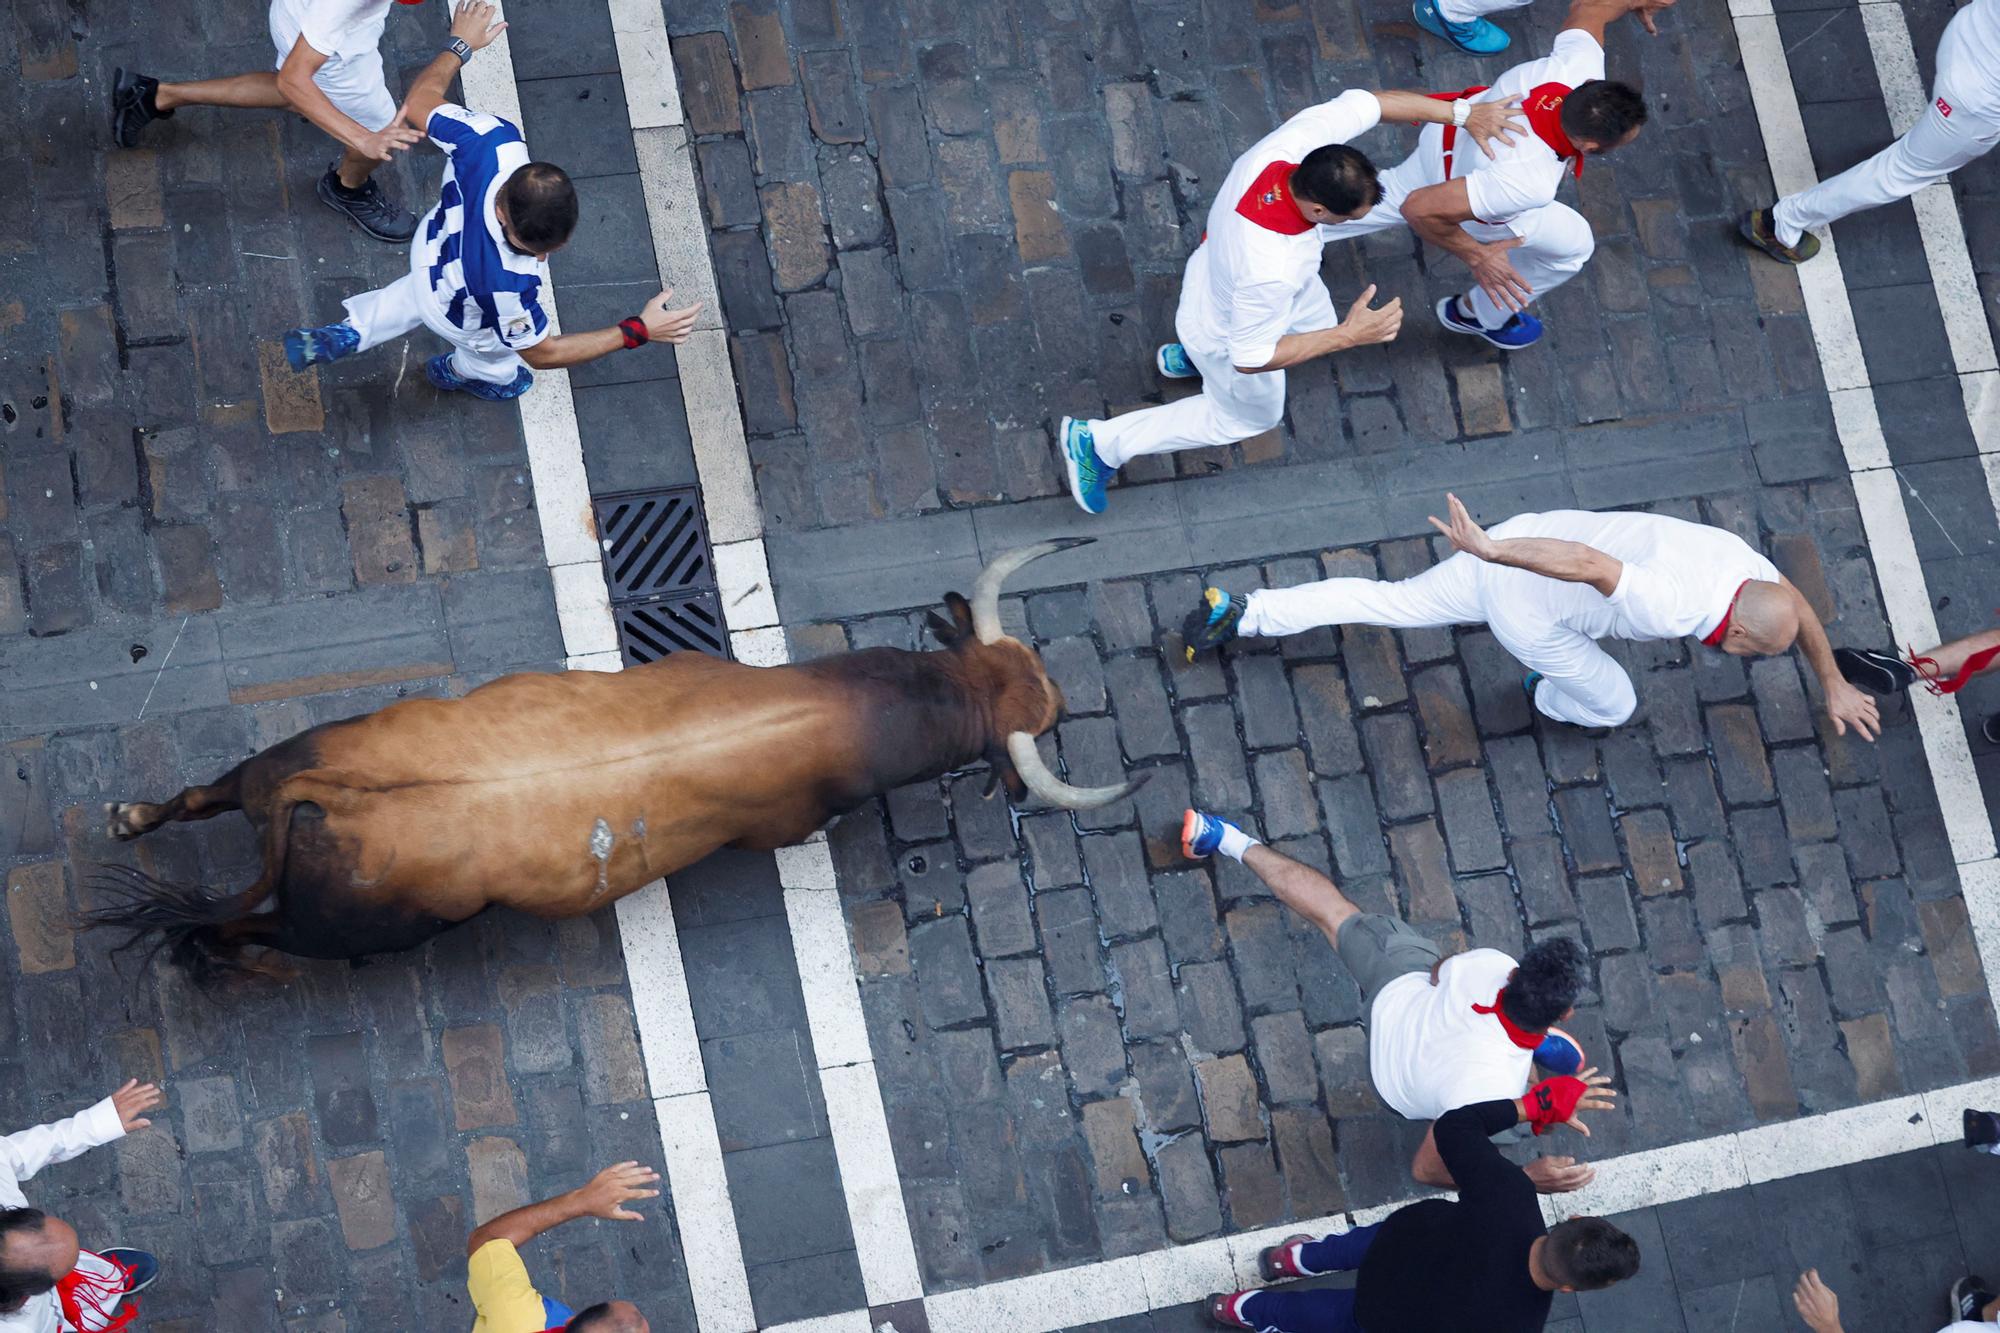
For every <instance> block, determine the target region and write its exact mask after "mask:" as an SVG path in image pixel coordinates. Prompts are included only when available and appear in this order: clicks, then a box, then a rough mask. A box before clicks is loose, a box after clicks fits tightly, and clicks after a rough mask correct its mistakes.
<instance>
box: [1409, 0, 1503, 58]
mask: <svg viewBox="0 0 2000 1333" xmlns="http://www.w3.org/2000/svg"><path fill="white" fill-rule="evenodd" d="M1410 15H1411V17H1412V18H1414V19H1416V21H1417V26H1418V27H1419V28H1422V29H1423V30H1424V31H1425V32H1427V33H1429V34H1430V35H1431V36H1433V37H1442V38H1444V39H1445V40H1446V41H1447V42H1450V43H1451V44H1452V45H1453V46H1455V47H1457V48H1458V49H1459V50H1461V51H1463V52H1465V53H1466V54H1467V55H1474V56H1490V55H1492V54H1493V53H1495V52H1496V51H1505V50H1506V49H1507V43H1508V42H1509V41H1510V40H1512V39H1511V38H1509V37H1508V36H1507V34H1506V32H1505V31H1504V30H1503V29H1501V28H1499V27H1497V26H1495V25H1494V24H1492V23H1489V22H1487V21H1486V20H1485V19H1483V18H1481V19H1474V20H1472V22H1470V23H1453V22H1452V21H1451V20H1450V19H1448V18H1446V17H1445V16H1444V15H1442V14H1440V13H1438V7H1437V0H1416V2H1415V3H1414V4H1412V5H1411V6H1410Z"/></svg>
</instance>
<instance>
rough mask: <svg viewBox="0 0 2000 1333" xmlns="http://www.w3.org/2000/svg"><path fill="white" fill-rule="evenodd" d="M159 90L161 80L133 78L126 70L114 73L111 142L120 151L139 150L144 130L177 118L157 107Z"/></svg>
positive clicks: (112, 77) (143, 76)
mask: <svg viewBox="0 0 2000 1333" xmlns="http://www.w3.org/2000/svg"><path fill="white" fill-rule="evenodd" d="M159 87H160V81H159V80H158V79H154V78H148V77H147V76H146V75H144V74H129V73H127V72H126V71H125V70H124V69H123V68H122V67H120V68H118V69H114V70H112V71H111V142H113V143H115V144H117V145H118V146H119V147H120V148H137V147H138V146H139V131H140V130H143V129H145V128H146V127H147V126H148V125H150V124H152V123H153V122H154V121H156V120H166V119H167V118H168V117H170V116H172V115H173V114H174V113H173V112H171V111H162V110H160V108H159V107H158V105H156V104H155V103H154V101H153V94H154V93H155V92H157V91H158V90H159Z"/></svg>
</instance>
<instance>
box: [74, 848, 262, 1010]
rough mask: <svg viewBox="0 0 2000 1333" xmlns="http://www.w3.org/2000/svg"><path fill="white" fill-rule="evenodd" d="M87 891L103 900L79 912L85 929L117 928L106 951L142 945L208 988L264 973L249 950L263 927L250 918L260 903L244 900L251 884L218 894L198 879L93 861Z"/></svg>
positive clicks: (147, 954)
mask: <svg viewBox="0 0 2000 1333" xmlns="http://www.w3.org/2000/svg"><path fill="white" fill-rule="evenodd" d="M88 883H89V886H90V891H91V895H92V896H93V897H94V898H96V899H97V900H99V901H100V902H102V903H103V904H104V906H102V907H98V908H94V909H93V910H91V911H88V912H85V913H84V914H83V917H82V923H83V925H84V927H85V928H86V929H91V930H96V929H100V928H109V929H111V930H122V931H124V932H125V938H124V939H123V940H122V941H120V942H119V943H118V944H117V945H115V946H114V947H113V948H112V950H111V952H112V953H113V954H114V955H116V954H122V953H126V952H128V951H130V950H133V949H143V953H142V954H141V959H142V962H144V963H147V964H150V963H151V962H153V961H154V960H155V959H157V958H159V957H160V956H161V955H162V954H164V955H165V956H166V958H167V961H168V962H170V963H172V964H173V965H175V966H176V967H179V968H181V969H182V970H184V971H185V972H186V973H187V974H188V979H189V980H191V981H193V982H194V983H195V985H197V986H199V987H202V988H203V989H207V988H209V987H211V986H214V985H217V984H218V983H220V982H223V981H227V980H231V979H236V978H242V977H247V976H251V975H258V974H267V973H268V972H269V971H270V969H269V967H268V966H266V965H265V964H263V963H262V962H260V961H259V960H258V959H257V957H256V956H255V955H254V954H253V953H252V952H251V949H252V946H254V945H255V944H256V942H257V936H258V934H260V933H261V932H259V931H258V930H256V929H255V927H254V926H253V924H252V923H251V922H250V920H249V918H250V915H251V913H252V911H254V909H255V908H256V906H257V902H258V901H261V895H259V897H258V899H257V901H249V902H246V899H250V898H251V897H252V894H253V893H256V889H255V887H254V886H253V888H252V889H251V890H248V891H245V892H243V893H216V892H214V891H212V890H210V889H207V888H204V887H202V886H201V885H197V884H174V883H171V882H169V881H167V880H163V879H160V878H158V877H156V876H153V875H149V874H147V873H146V872H145V871H143V870H134V869H132V868H131V867H130V866H108V865H107V866H99V867H97V869H96V871H95V872H94V873H92V875H91V876H90V878H89V880H88Z"/></svg>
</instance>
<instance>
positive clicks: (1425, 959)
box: [1335, 912, 1444, 1014]
mask: <svg viewBox="0 0 2000 1333" xmlns="http://www.w3.org/2000/svg"><path fill="white" fill-rule="evenodd" d="M1335 949H1336V950H1337V952H1338V953H1339V954H1340V963H1341V966H1342V967H1345V968H1346V969H1347V975H1349V976H1350V977H1353V978H1354V984H1355V985H1357V986H1359V987H1360V988H1361V1009H1362V1012H1363V1013H1364V1014H1365V1013H1367V1011H1368V1009H1369V1008H1370V1007H1371V1006H1372V1005H1373V1004H1374V1003H1375V997H1376V995H1378V994H1379V993H1380V992H1381V990H1382V988H1383V987H1384V986H1386V985H1388V984H1389V983H1390V982H1392V981H1394V980H1395V979H1396V978H1397V977H1400V976H1404V975H1406V974H1407V973H1411V972H1429V971H1430V970H1431V965H1432V964H1434V963H1436V962H1437V961H1438V960H1439V959H1440V958H1443V957H1444V954H1443V953H1442V952H1441V951H1440V950H1439V949H1438V947H1437V945H1435V944H1433V943H1432V942H1431V941H1430V940H1429V939H1428V938H1426V937H1425V936H1423V935H1421V934H1419V933H1418V932H1417V931H1415V930H1413V929H1412V928H1411V927H1410V926H1409V925H1408V924H1407V923H1406V922H1403V921H1401V920H1399V919H1398V918H1396V917H1393V916H1386V915H1384V914H1383V913H1380V912H1363V913H1361V914H1360V915H1359V916H1351V917H1349V918H1347V920H1345V921H1343V922H1341V924H1340V934H1339V936H1338V937H1337V939H1336V941H1335Z"/></svg>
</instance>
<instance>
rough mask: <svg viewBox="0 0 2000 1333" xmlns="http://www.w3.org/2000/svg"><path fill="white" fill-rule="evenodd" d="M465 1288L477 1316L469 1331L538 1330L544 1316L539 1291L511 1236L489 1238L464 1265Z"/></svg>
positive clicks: (526, 1332)
mask: <svg viewBox="0 0 2000 1333" xmlns="http://www.w3.org/2000/svg"><path fill="white" fill-rule="evenodd" d="M465 1289H466V1291H468V1292H470V1293H471V1295H472V1305H473V1308H474V1309H476V1310H478V1311H479V1317H478V1318H477V1319H475V1320H473V1321H472V1333H542V1330H543V1329H545V1328H547V1327H548V1316H547V1314H546V1313H545V1310H544V1307H543V1305H542V1293H540V1292H539V1291H536V1290H535V1284H534V1283H533V1282H531V1281H529V1280H528V1266H527V1265H526V1264H524V1263H522V1262H521V1256H520V1254H519V1253H518V1252H517V1251H516V1250H515V1249H514V1242H513V1241H511V1240H489V1241H487V1242H486V1243H485V1244H484V1245H482V1246H480V1247H479V1251H478V1253H476V1254H474V1255H473V1256H472V1259H471V1261H470V1262H469V1263H468V1264H467V1265H466V1272H465Z"/></svg>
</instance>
